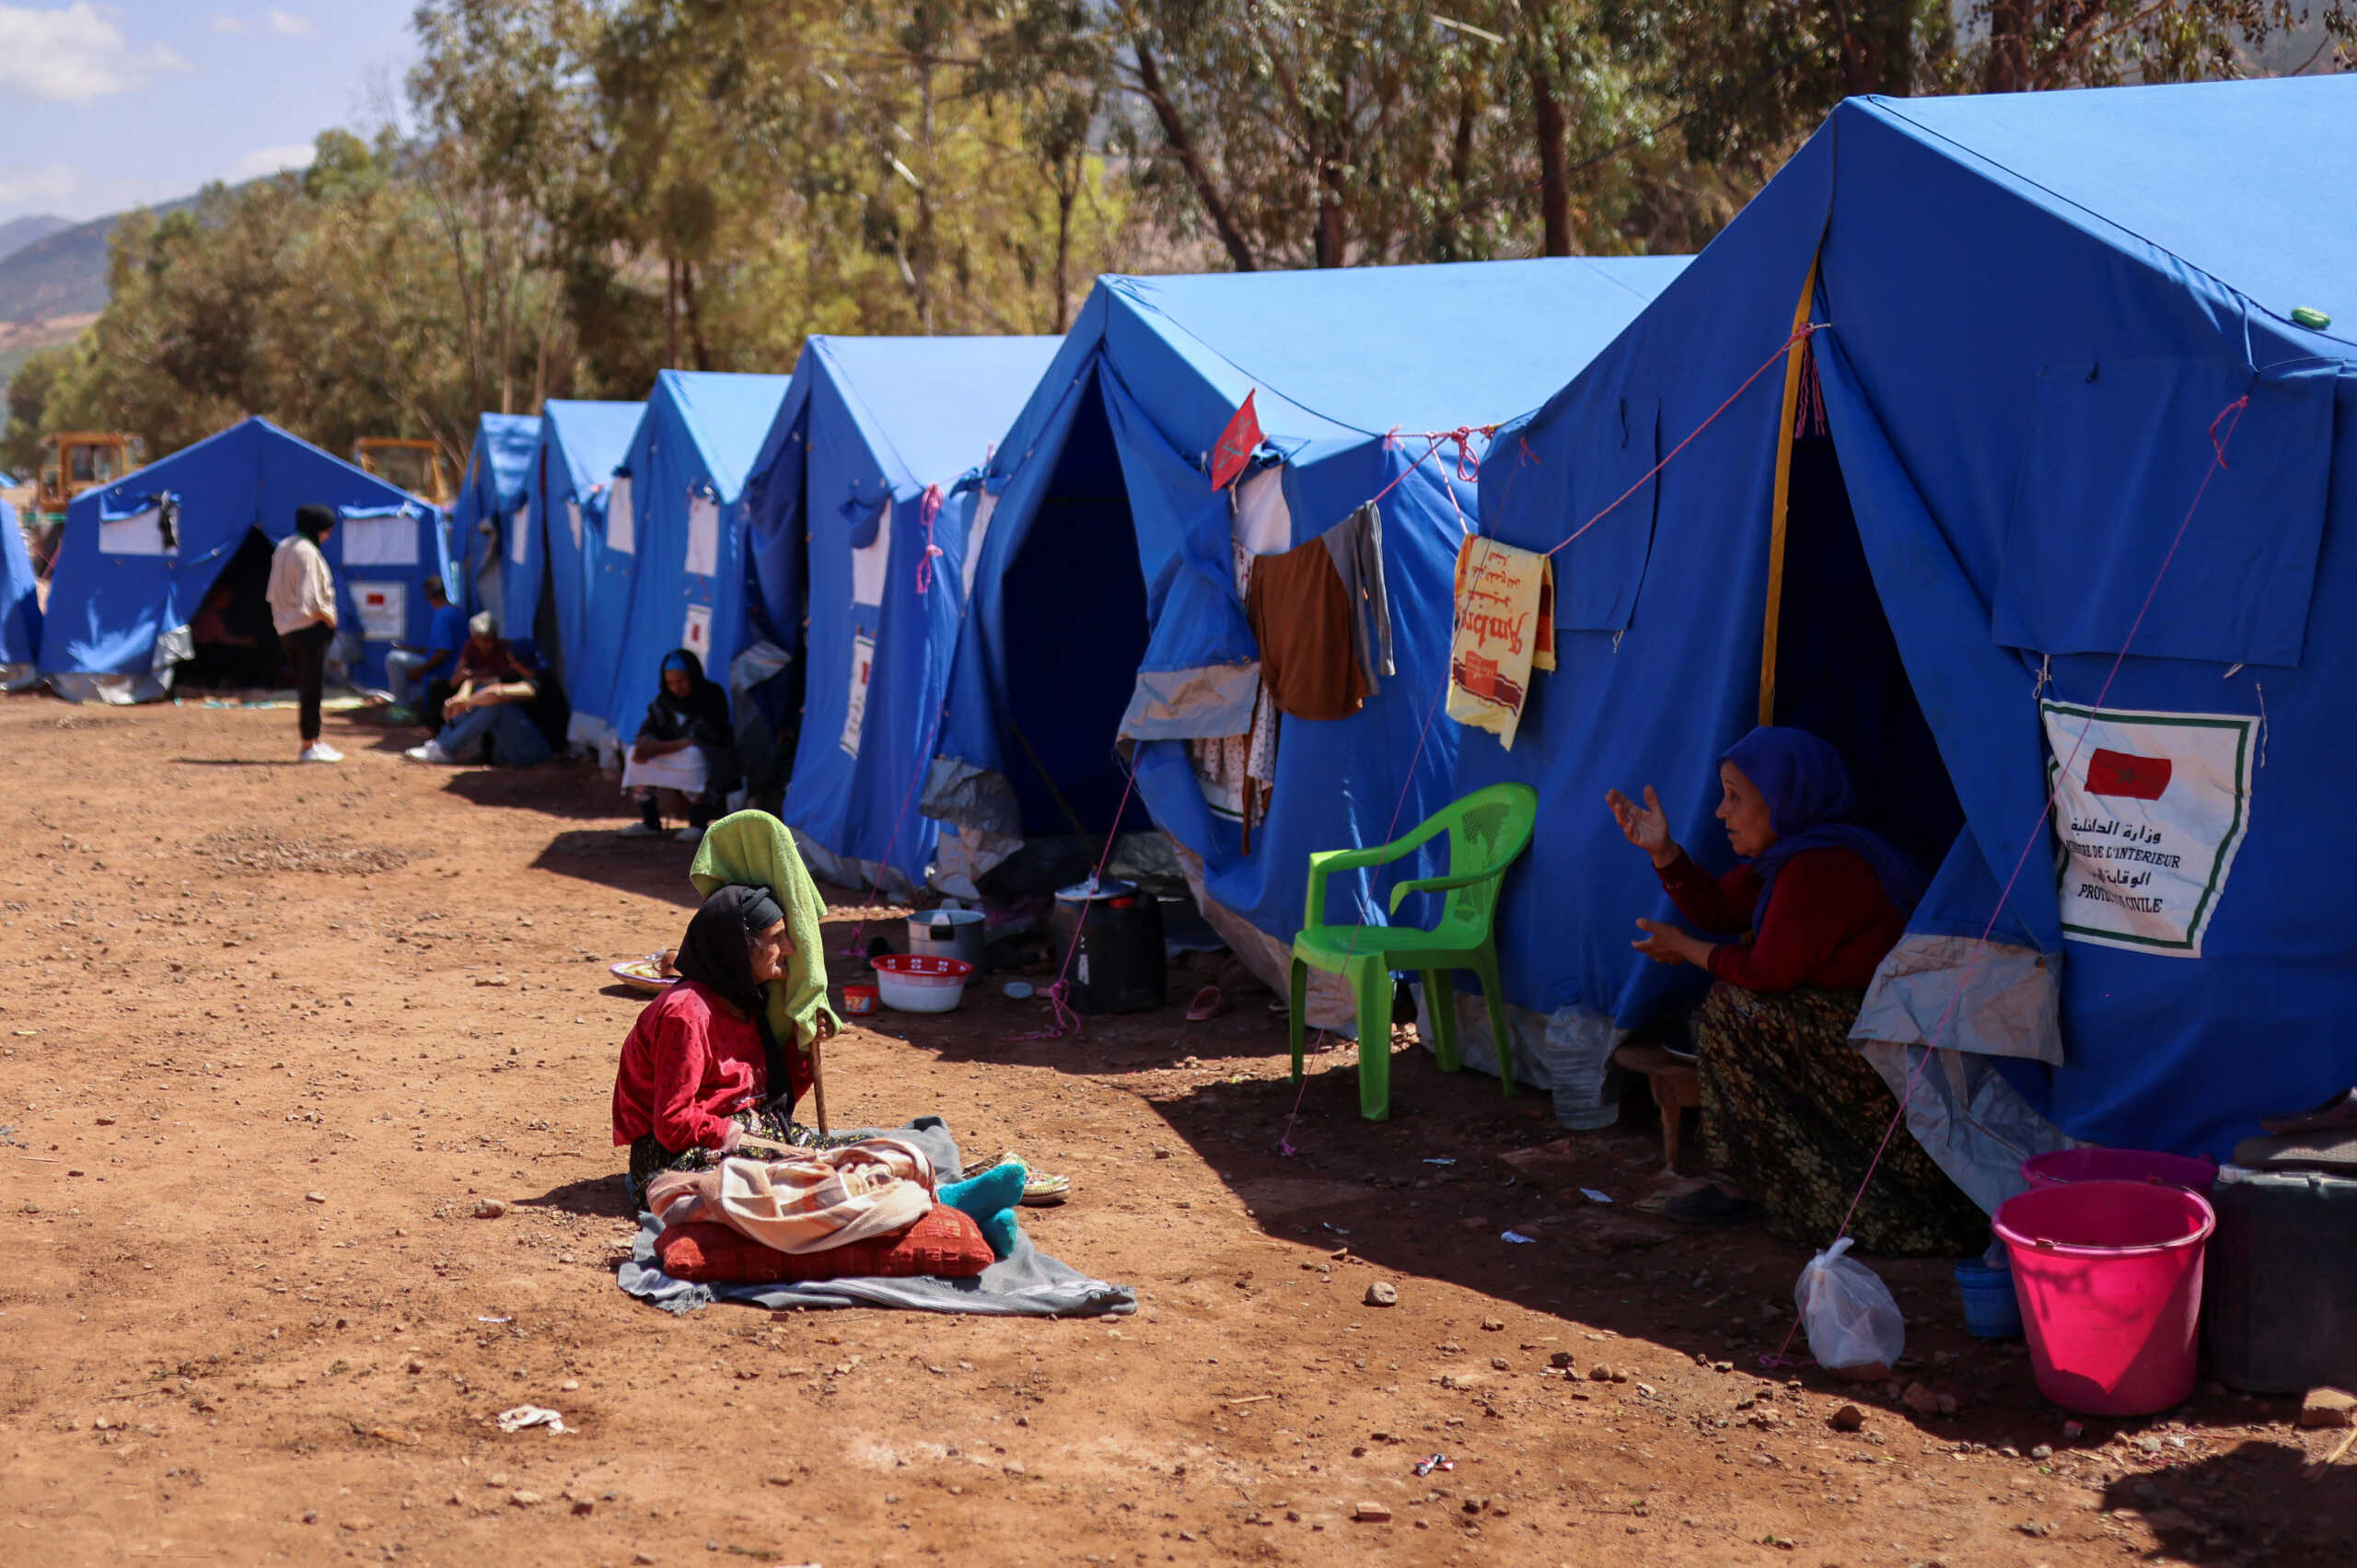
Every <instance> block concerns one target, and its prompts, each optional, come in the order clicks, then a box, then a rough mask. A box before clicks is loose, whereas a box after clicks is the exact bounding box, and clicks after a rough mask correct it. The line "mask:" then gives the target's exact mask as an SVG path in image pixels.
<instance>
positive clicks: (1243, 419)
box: [1212, 392, 1260, 490]
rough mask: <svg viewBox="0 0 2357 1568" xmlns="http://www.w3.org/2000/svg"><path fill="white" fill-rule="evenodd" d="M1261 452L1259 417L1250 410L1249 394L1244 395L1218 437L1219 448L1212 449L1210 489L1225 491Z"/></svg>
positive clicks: (1250, 395) (1251, 408)
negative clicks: (1245, 466)
mask: <svg viewBox="0 0 2357 1568" xmlns="http://www.w3.org/2000/svg"><path fill="white" fill-rule="evenodd" d="M1259 450H1260V414H1259V413H1258V412H1254V410H1253V407H1252V394H1251V393H1250V392H1247V393H1245V394H1244V401H1243V402H1242V403H1240V404H1238V405H1237V410H1236V413H1235V415H1234V416H1233V417H1232V418H1230V419H1229V420H1228V422H1227V428H1226V429H1225V430H1223V431H1221V432H1220V433H1219V445H1218V446H1216V447H1213V448H1212V488H1213V490H1223V489H1225V488H1226V486H1227V483H1228V482H1229V481H1231V480H1233V479H1234V478H1235V477H1236V476H1237V474H1240V473H1242V472H1243V471H1244V465H1245V464H1247V463H1248V462H1250V461H1251V460H1252V454H1253V453H1255V452H1257V451H1259Z"/></svg>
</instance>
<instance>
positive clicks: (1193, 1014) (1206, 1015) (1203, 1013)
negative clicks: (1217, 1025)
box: [1187, 985, 1234, 1024]
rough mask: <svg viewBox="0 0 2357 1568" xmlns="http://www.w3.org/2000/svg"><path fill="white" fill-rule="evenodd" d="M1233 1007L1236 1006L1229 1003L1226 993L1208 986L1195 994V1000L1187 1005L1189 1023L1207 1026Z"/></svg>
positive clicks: (1215, 987)
mask: <svg viewBox="0 0 2357 1568" xmlns="http://www.w3.org/2000/svg"><path fill="white" fill-rule="evenodd" d="M1232 1005H1234V1004H1232V1003H1230V1002H1229V1001H1228V999H1227V993H1226V992H1225V991H1222V990H1221V989H1220V988H1219V987H1218V986H1216V985H1207V986H1205V987H1203V988H1202V990H1201V991H1198V992H1197V993H1195V999H1194V1000H1193V1001H1192V1002H1190V1003H1188V1004H1187V1021H1188V1022H1189V1023H1190V1024H1207V1023H1209V1022H1211V1021H1212V1020H1213V1018H1216V1017H1218V1016H1220V1015H1221V1014H1222V1013H1225V1012H1226V1011H1227V1010H1228V1008H1229V1007H1230V1006H1232Z"/></svg>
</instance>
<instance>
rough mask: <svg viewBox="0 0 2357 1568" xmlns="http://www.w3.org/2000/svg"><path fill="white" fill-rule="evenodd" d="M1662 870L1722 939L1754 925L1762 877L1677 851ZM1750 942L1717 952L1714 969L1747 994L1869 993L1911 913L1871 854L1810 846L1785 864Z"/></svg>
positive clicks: (1688, 909)
mask: <svg viewBox="0 0 2357 1568" xmlns="http://www.w3.org/2000/svg"><path fill="white" fill-rule="evenodd" d="M1658 869H1659V874H1660V877H1661V885H1662V889H1663V890H1664V891H1666V892H1667V893H1668V894H1669V896H1670V899H1671V900H1672V901H1674V902H1675V903H1676V904H1677V905H1678V912H1679V913H1681V914H1683V915H1684V916H1685V917H1686V918H1687V919H1688V920H1689V921H1692V922H1693V923H1694V924H1695V925H1696V926H1698V927H1700V928H1701V930H1702V931H1703V932H1704V933H1706V934H1708V935H1714V936H1733V935H1737V934H1738V933H1741V932H1743V931H1746V930H1747V929H1749V927H1750V925H1751V911H1752V907H1753V906H1754V905H1755V904H1757V903H1758V902H1759V873H1758V872H1756V871H1754V870H1753V869H1751V867H1750V866H1748V865H1738V866H1736V868H1735V869H1734V870H1733V871H1730V872H1728V873H1727V874H1726V875H1725V876H1724V877H1720V878H1719V879H1718V880H1717V881H1715V882H1714V881H1713V880H1712V879H1711V877H1710V876H1709V875H1708V874H1707V873H1705V872H1704V871H1703V870H1702V868H1701V866H1699V865H1695V864H1694V862H1693V861H1692V860H1690V859H1689V858H1688V857H1687V855H1686V853H1685V852H1684V851H1683V850H1681V851H1679V852H1678V858H1677V859H1676V860H1674V861H1671V862H1670V863H1669V864H1668V865H1666V866H1662V867H1660V868H1658ZM1759 925H1760V928H1759V930H1758V931H1754V932H1752V933H1751V940H1750V941H1749V942H1748V943H1745V942H1722V943H1721V944H1719V946H1718V947H1715V948H1713V950H1712V953H1711V973H1712V974H1713V975H1714V976H1716V977H1717V978H1718V979H1720V980H1724V981H1726V982H1727V983H1729V984H1730V985H1740V986H1742V987H1743V988H1744V989H1745V990H1747V991H1791V990H1794V988H1796V987H1798V986H1804V985H1815V986H1821V987H1823V988H1824V989H1826V990H1828V991H1864V989H1865V988H1866V984H1867V982H1868V981H1872V980H1873V979H1874V977H1875V966H1876V965H1878V964H1880V963H1881V962H1882V960H1883V956H1884V955H1885V954H1887V953H1888V952H1889V951H1890V949H1891V948H1892V947H1894V946H1895V945H1897V943H1898V938H1899V936H1900V935H1902V934H1903V933H1904V932H1905V931H1906V929H1907V917H1906V916H1905V915H1902V914H1901V913H1899V912H1898V907H1897V906H1896V905H1894V904H1893V903H1892V902H1891V901H1890V896H1889V895H1888V894H1887V893H1885V892H1884V891H1883V890H1882V882H1881V880H1880V878H1878V877H1875V873H1874V867H1872V866H1871V865H1867V864H1866V862H1865V859H1864V856H1862V855H1859V854H1853V853H1852V852H1851V851H1849V850H1846V849H1813V850H1805V851H1804V852H1802V853H1801V854H1796V855H1794V856H1793V858H1792V859H1790V860H1788V861H1786V862H1785V863H1784V868H1783V869H1782V871H1780V872H1778V873H1777V875H1776V889H1775V891H1774V892H1773V893H1771V895H1770V896H1769V899H1768V913H1767V915H1766V916H1765V918H1763V919H1762V920H1761V921H1760V923H1759Z"/></svg>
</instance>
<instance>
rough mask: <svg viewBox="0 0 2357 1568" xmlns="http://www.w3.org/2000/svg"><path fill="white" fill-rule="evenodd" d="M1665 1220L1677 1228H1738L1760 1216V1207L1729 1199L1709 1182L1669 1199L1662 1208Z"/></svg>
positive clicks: (1745, 1201) (1745, 1199)
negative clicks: (1694, 1226) (1673, 1222)
mask: <svg viewBox="0 0 2357 1568" xmlns="http://www.w3.org/2000/svg"><path fill="white" fill-rule="evenodd" d="M1661 1213H1662V1217H1663V1218H1664V1219H1672V1220H1676V1221H1677V1222H1678V1224H1680V1225H1749V1224H1750V1223H1751V1222H1752V1221H1754V1220H1756V1219H1758V1218H1759V1204H1757V1203H1755V1202H1752V1201H1751V1200H1750V1199H1748V1198H1730V1197H1728V1196H1727V1195H1726V1194H1725V1193H1724V1192H1723V1191H1720V1190H1719V1189H1718V1188H1717V1187H1716V1186H1714V1185H1713V1184H1712V1183H1710V1182H1704V1183H1703V1184H1702V1185H1701V1186H1700V1187H1697V1188H1696V1189H1694V1191H1691V1192H1688V1193H1685V1194H1683V1195H1681V1196H1679V1197H1676V1198H1672V1199H1671V1200H1670V1201H1669V1202H1666V1203H1664V1204H1663V1205H1662V1206H1661Z"/></svg>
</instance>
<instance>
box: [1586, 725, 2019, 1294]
mask: <svg viewBox="0 0 2357 1568" xmlns="http://www.w3.org/2000/svg"><path fill="white" fill-rule="evenodd" d="M1719 787H1720V791H1721V798H1720V801H1719V807H1718V812H1717V816H1718V819H1719V820H1720V821H1721V822H1723V823H1724V824H1725V825H1726V830H1727V842H1728V845H1729V847H1730V848H1732V849H1733V850H1734V852H1735V854H1736V867H1735V869H1734V870H1732V871H1730V872H1728V873H1727V874H1726V875H1724V877H1712V876H1710V875H1709V874H1708V873H1707V872H1705V871H1703V870H1702V869H1701V867H1700V866H1698V865H1695V863H1694V861H1693V859H1692V858H1691V857H1690V856H1689V855H1688V854H1687V853H1686V852H1685V851H1684V850H1683V849H1681V848H1679V847H1678V843H1677V842H1676V841H1675V840H1674V839H1672V838H1671V836H1670V832H1669V820H1668V817H1667V814H1666V813H1665V812H1664V811H1663V809H1662V806H1661V801H1660V799H1659V797H1657V796H1655V793H1654V791H1653V789H1652V787H1651V786H1650V785H1648V786H1647V787H1646V789H1645V792H1644V796H1645V798H1644V804H1643V806H1639V805H1638V804H1636V803H1635V802H1634V801H1632V800H1631V799H1630V798H1629V797H1628V796H1625V795H1623V794H1621V793H1620V791H1619V790H1614V791H1612V792H1610V794H1609V795H1608V796H1606V804H1607V805H1608V806H1609V807H1611V808H1612V815H1613V819H1615V820H1616V821H1617V822H1618V823H1619V824H1620V830H1621V832H1622V833H1623V834H1625V835H1626V836H1627V838H1628V840H1629V842H1631V843H1632V844H1634V845H1636V846H1637V847H1638V848H1639V849H1641V850H1643V851H1644V852H1645V853H1646V854H1648V855H1650V856H1651V857H1652V859H1653V863H1654V869H1655V873H1656V874H1657V875H1658V876H1659V877H1661V885H1662V889H1663V890H1664V891H1665V892H1666V893H1667V894H1668V895H1669V897H1670V900H1671V902H1673V903H1674V904H1676V905H1677V906H1678V912H1679V913H1680V914H1682V915H1684V916H1685V917H1686V919H1687V920H1688V921H1689V922H1690V923H1693V924H1694V925H1695V926H1696V927H1698V928H1699V929H1700V930H1701V931H1703V932H1705V933H1708V934H1709V935H1704V936H1697V935H1692V934H1691V933H1689V932H1686V931H1682V930H1680V929H1678V927H1677V926H1674V925H1669V924H1666V923H1662V922H1659V921H1653V920H1639V921H1638V922H1637V924H1638V926H1639V927H1640V928H1641V929H1642V930H1643V932H1644V935H1643V936H1642V937H1640V938H1639V939H1638V940H1637V941H1636V942H1635V943H1634V944H1633V946H1634V947H1636V949H1637V951H1639V952H1641V953H1643V954H1644V955H1646V956H1647V957H1648V958H1653V959H1655V961H1656V962H1659V963H1667V964H1678V963H1684V964H1693V965H1695V966H1696V967H1697V968H1700V969H1704V970H1709V971H1710V973H1711V975H1712V978H1713V980H1714V981H1717V983H1716V984H1714V985H1713V987H1712V988H1711V992H1710V994H1709V996H1708V997H1706V998H1705V999H1704V1001H1703V1003H1702V1005H1701V1007H1700V1008H1698V1009H1697V1010H1696V1011H1695V1014H1694V1018H1693V1033H1694V1042H1695V1046H1696V1050H1697V1067H1698V1071H1699V1073H1700V1075H1701V1091H1702V1146H1703V1150H1704V1153H1705V1155H1706V1156H1707V1157H1708V1158H1709V1159H1710V1161H1711V1163H1712V1166H1713V1170H1714V1172H1715V1173H1716V1179H1715V1180H1714V1181H1713V1182H1712V1183H1710V1184H1708V1185H1705V1186H1703V1187H1701V1188H1698V1189H1696V1190H1695V1191H1692V1192H1689V1193H1688V1194H1686V1195H1685V1196H1683V1197H1681V1198H1678V1199H1677V1200H1675V1201H1673V1202H1671V1203H1670V1204H1669V1206H1668V1208H1667V1209H1666V1211H1665V1212H1666V1213H1667V1214H1669V1215H1670V1216H1671V1217H1672V1218H1674V1219H1679V1220H1684V1221H1686V1222H1688V1223H1689V1224H1694V1225H1737V1224H1742V1223H1745V1222H1747V1221H1748V1220H1750V1219H1752V1218H1754V1217H1755V1216H1759V1215H1761V1214H1764V1215H1765V1216H1766V1219H1767V1224H1768V1229H1769V1231H1770V1232H1771V1234H1773V1235H1776V1236H1780V1237H1784V1238H1785V1239H1787V1240H1792V1241H1803V1242H1807V1243H1809V1244H1811V1245H1814V1246H1824V1245H1826V1244H1827V1243H1829V1242H1830V1241H1831V1240H1832V1239H1833V1237H1834V1236H1835V1234H1836V1233H1837V1232H1839V1231H1840V1228H1841V1223H1842V1219H1843V1216H1844V1215H1845V1214H1850V1210H1851V1203H1852V1198H1853V1197H1855V1196H1856V1195H1857V1193H1858V1191H1859V1187H1860V1185H1861V1184H1862V1183H1864V1184H1865V1188H1866V1191H1865V1194H1864V1198H1863V1199H1861V1200H1859V1201H1858V1202H1857V1208H1856V1213H1855V1214H1854V1215H1852V1216H1851V1225H1850V1230H1849V1234H1851V1235H1852V1236H1854V1237H1857V1243H1858V1246H1859V1248H1860V1249H1862V1250H1864V1251H1868V1252H1881V1253H1911V1254H1951V1255H1953V1254H1961V1253H1968V1252H1978V1251H1980V1249H1982V1248H1983V1247H1984V1246H1985V1245H1986V1244H1987V1241H1988V1221H1987V1218H1986V1216H1984V1215H1983V1214H1981V1213H1980V1209H1979V1207H1978V1206H1977V1205H1975V1204H1974V1203H1973V1202H1972V1201H1971V1200H1970V1199H1968V1198H1967V1197H1966V1196H1965V1195H1964V1194H1963V1192H1962V1191H1959V1190H1958V1189H1957V1188H1956V1184H1955V1183H1954V1182H1952V1181H1950V1180H1949V1179H1947V1177H1946V1176H1945V1175H1944V1174H1943V1173H1942V1172H1941V1170H1940V1168H1939V1167H1938V1166H1936V1165H1934V1164H1933V1162H1932V1159H1931V1156H1929V1155H1927V1154H1925V1153H1924V1152H1923V1149H1922V1145H1920V1144H1917V1143H1916V1142H1915V1141H1914V1139H1913V1138H1911V1137H1908V1136H1894V1137H1893V1138H1892V1139H1891V1140H1890V1143H1889V1146H1888V1147H1887V1149H1882V1152H1881V1161H1880V1164H1879V1165H1877V1164H1876V1163H1875V1155H1876V1151H1877V1149H1880V1148H1881V1145H1882V1142H1883V1133H1884V1131H1885V1129H1887V1128H1888V1127H1889V1125H1890V1123H1891V1121H1892V1118H1893V1117H1895V1116H1896V1115H1897V1114H1898V1100H1897V1098H1896V1097H1894V1096H1893V1095H1892V1093H1891V1091H1890V1088H1889V1086H1887V1084H1885V1083H1884V1082H1883V1080H1882V1076H1881V1074H1878V1073H1876V1072H1875V1069H1874V1067H1873V1066H1872V1065H1871V1064H1870V1063H1868V1062H1867V1061H1866V1059H1865V1058H1864V1056H1863V1055H1861V1054H1860V1053H1859V1051H1858V1050H1857V1048H1856V1047H1855V1046H1854V1045H1852V1044H1851V1042H1850V1028H1851V1026H1852V1025H1853V1024H1854V1023H1856V1022H1857V1017H1858V1009H1859V1006H1860V1005H1861V1004H1862V1003H1863V1001H1864V991H1865V988H1866V986H1867V984H1868V982H1869V981H1872V980H1873V979H1874V975H1875V969H1876V968H1877V967H1878V966H1879V965H1880V964H1881V962H1882V960H1883V958H1884V956H1885V955H1886V954H1887V953H1888V952H1889V951H1890V949H1891V947H1893V946H1894V945H1895V944H1896V943H1897V942H1898V938H1899V936H1900V935H1902V934H1903V933H1904V932H1905V931H1906V929H1907V919H1908V916H1909V915H1910V914H1911V913H1912V912H1913V911H1914V908H1915V904H1916V901H1917V900H1919V899H1921V898H1922V893H1923V873H1922V870H1921V869H1920V868H1919V867H1917V866H1916V865H1915V864H1914V862H1912V861H1910V859H1908V858H1907V856H1906V855H1905V854H1902V853H1901V852H1900V851H1899V850H1898V848H1896V847H1895V846H1893V845H1892V844H1891V843H1890V842H1889V841H1888V840H1887V839H1884V838H1883V837H1881V836H1880V835H1879V834H1877V833H1875V832H1873V831H1871V830H1868V829H1865V828H1862V827H1860V826H1858V825H1857V824H1856V823H1854V822H1852V821H1850V820H1849V816H1850V813H1851V811H1852V808H1853V807H1855V805H1856V799H1857V797H1856V794H1855V791H1854V790H1853V788H1852V785H1851V783H1850V773H1849V770H1848V769H1846V768H1844V767H1843V766H1842V765H1841V758H1840V753H1838V752H1836V751H1835V750H1834V749H1833V748H1832V747H1831V746H1829V745H1828V744H1827V743H1826V742H1825V741H1823V740H1820V739H1819V738H1817V737H1816V736H1814V735H1810V734H1808V733H1807V732H1806V731H1804V730H1797V729H1785V728H1778V727H1774V726H1761V727H1759V728H1758V729H1755V730H1753V731H1752V732H1751V733H1750V734H1749V735H1747V736H1745V737H1744V738H1742V739H1741V740H1739V741H1737V742H1736V744H1735V745H1734V746H1733V747H1732V748H1730V749H1728V751H1727V753H1726V755H1725V756H1724V757H1722V758H1721V759H1720V760H1719ZM1869 1170H1872V1171H1873V1173H1874V1176H1873V1179H1872V1181H1871V1182H1868V1181H1867V1172H1868V1171H1869Z"/></svg>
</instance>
